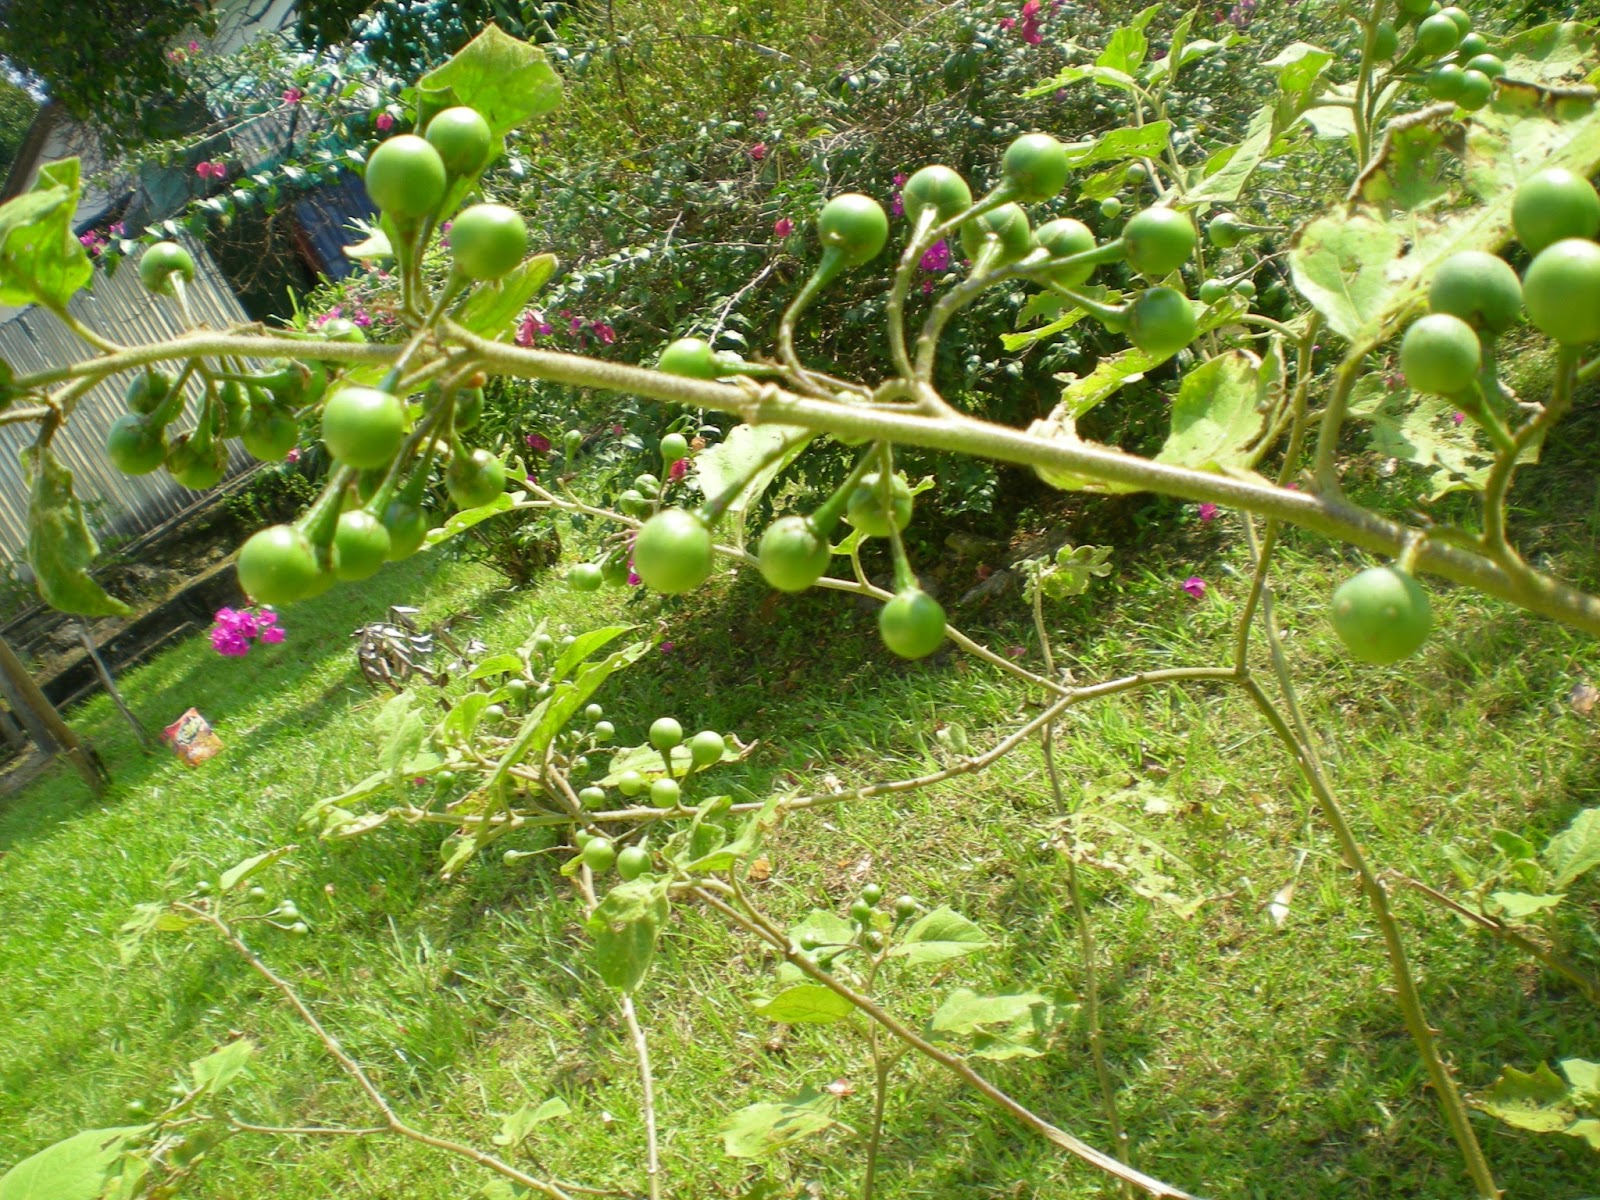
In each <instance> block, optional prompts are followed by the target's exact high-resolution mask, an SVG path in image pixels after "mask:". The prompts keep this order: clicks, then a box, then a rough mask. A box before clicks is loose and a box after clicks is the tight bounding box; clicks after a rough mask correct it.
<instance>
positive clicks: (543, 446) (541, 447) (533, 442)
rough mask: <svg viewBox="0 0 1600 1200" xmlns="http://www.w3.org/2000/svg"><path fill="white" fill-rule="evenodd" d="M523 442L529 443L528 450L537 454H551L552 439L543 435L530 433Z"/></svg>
mask: <svg viewBox="0 0 1600 1200" xmlns="http://www.w3.org/2000/svg"><path fill="white" fill-rule="evenodd" d="M522 440H523V441H525V442H527V443H528V449H529V450H532V451H533V452H534V453H535V454H549V453H550V439H549V438H547V437H545V436H544V434H542V433H530V434H528V435H527V436H526V437H524V438H523V439H522Z"/></svg>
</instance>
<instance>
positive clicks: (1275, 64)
mask: <svg viewBox="0 0 1600 1200" xmlns="http://www.w3.org/2000/svg"><path fill="white" fill-rule="evenodd" d="M1332 62H1333V52H1332V51H1331V50H1324V49H1323V48H1322V47H1321V46H1313V45H1312V44H1311V43H1310V42H1293V43H1291V44H1290V45H1288V46H1285V47H1284V48H1283V49H1282V50H1280V51H1278V53H1277V54H1275V55H1273V56H1272V57H1271V58H1269V59H1267V61H1266V62H1264V63H1262V64H1261V65H1262V66H1264V67H1266V68H1267V70H1269V71H1276V72H1277V74H1278V86H1279V87H1280V88H1282V89H1283V90H1284V91H1285V92H1291V93H1299V92H1309V91H1310V90H1311V89H1312V88H1313V87H1314V86H1316V83H1317V81H1318V80H1319V79H1321V78H1322V73H1323V72H1324V71H1326V70H1327V69H1328V67H1329V65H1330V64H1332Z"/></svg>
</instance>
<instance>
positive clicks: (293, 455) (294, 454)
mask: <svg viewBox="0 0 1600 1200" xmlns="http://www.w3.org/2000/svg"><path fill="white" fill-rule="evenodd" d="M283 461H284V462H286V463H297V462H299V461H300V447H299V446H290V447H289V453H287V454H285V455H284V456H283Z"/></svg>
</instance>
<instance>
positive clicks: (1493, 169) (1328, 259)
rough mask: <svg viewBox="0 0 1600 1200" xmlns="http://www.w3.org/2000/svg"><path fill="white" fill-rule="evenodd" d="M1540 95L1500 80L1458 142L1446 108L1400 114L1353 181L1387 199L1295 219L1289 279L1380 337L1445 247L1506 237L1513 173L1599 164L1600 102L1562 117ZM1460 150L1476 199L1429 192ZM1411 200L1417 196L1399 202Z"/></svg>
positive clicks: (1361, 340) (1351, 333) (1333, 317)
mask: <svg viewBox="0 0 1600 1200" xmlns="http://www.w3.org/2000/svg"><path fill="white" fill-rule="evenodd" d="M1541 100H1542V94H1541V93H1532V94H1531V95H1527V96H1525V95H1522V94H1521V93H1520V92H1519V89H1517V88H1515V87H1513V86H1509V85H1503V86H1502V87H1501V89H1500V94H1499V97H1498V98H1497V99H1496V101H1495V103H1494V104H1493V105H1492V106H1491V107H1490V108H1487V109H1484V110H1482V111H1480V112H1478V113H1475V114H1474V115H1473V119H1472V122H1471V124H1470V125H1469V126H1468V127H1467V141H1466V149H1465V152H1464V154H1462V153H1461V152H1460V151H1459V149H1458V140H1457V138H1456V136H1455V125H1454V122H1453V121H1451V120H1450V119H1448V118H1447V117H1445V116H1442V115H1441V116H1438V117H1435V118H1433V119H1432V120H1431V122H1417V123H1415V124H1413V125H1410V126H1407V127H1406V128H1405V129H1403V130H1402V131H1401V133H1400V135H1399V136H1397V137H1395V138H1392V139H1389V140H1387V141H1386V142H1385V144H1384V149H1383V152H1382V153H1381V154H1380V155H1379V156H1377V157H1376V158H1375V159H1374V161H1373V163H1372V164H1371V166H1370V167H1369V168H1368V170H1367V171H1366V172H1365V173H1364V174H1363V176H1362V177H1361V179H1360V180H1359V181H1358V183H1359V185H1360V188H1361V194H1362V195H1364V196H1366V197H1369V198H1374V199H1375V200H1376V201H1377V202H1379V203H1381V204H1382V205H1383V206H1384V207H1382V208H1380V207H1378V206H1377V204H1374V203H1369V204H1364V205H1351V206H1349V207H1348V208H1347V209H1346V210H1345V211H1343V212H1337V213H1333V214H1330V215H1329V216H1325V217H1323V218H1320V219H1319V220H1316V221H1313V222H1312V223H1311V224H1309V225H1307V226H1306V227H1305V228H1304V229H1302V230H1301V232H1300V233H1299V235H1298V236H1297V237H1296V239H1295V240H1294V242H1293V244H1292V245H1291V247H1290V268H1291V272H1292V274H1293V278H1294V282H1295V286H1296V287H1297V288H1299V289H1300V291H1301V294H1302V295H1304V296H1305V297H1306V298H1307V299H1308V300H1310V301H1311V303H1312V304H1313V305H1314V306H1315V307H1316V308H1317V310H1318V311H1319V312H1321V313H1322V314H1323V315H1324V316H1325V317H1326V318H1327V319H1328V323H1329V325H1330V327H1331V328H1332V329H1333V330H1334V331H1335V332H1337V333H1339V334H1340V335H1341V336H1343V337H1345V338H1347V339H1348V340H1350V341H1351V342H1353V343H1356V344H1358V345H1366V344H1371V343H1373V342H1376V341H1379V340H1381V339H1382V338H1384V337H1386V336H1387V335H1388V333H1389V332H1390V331H1391V329H1392V327H1393V326H1394V325H1395V323H1397V322H1398V321H1399V320H1400V319H1402V318H1403V317H1405V316H1406V315H1407V314H1409V313H1410V312H1411V311H1413V310H1414V309H1415V308H1417V307H1418V306H1420V305H1421V304H1422V303H1423V301H1424V297H1425V294H1426V291H1427V287H1428V284H1429V282H1430V280H1431V278H1432V275H1433V271H1434V269H1435V268H1436V266H1437V265H1438V264H1439V263H1440V262H1442V261H1443V260H1444V259H1445V258H1448V257H1449V256H1450V255H1452V254H1455V253H1457V252H1459V251H1461V250H1489V251H1492V250H1495V249H1498V248H1499V247H1500V246H1502V245H1503V244H1504V243H1505V242H1506V241H1507V240H1508V239H1509V238H1510V236H1511V202H1512V199H1513V197H1514V196H1515V194H1516V190H1517V185H1518V183H1520V182H1521V181H1522V180H1523V179H1526V178H1527V177H1528V176H1529V175H1531V174H1533V173H1534V172H1536V171H1538V170H1541V169H1544V168H1547V167H1565V168H1566V169H1568V170H1570V171H1572V172H1573V173H1574V174H1578V175H1583V176H1586V177H1587V176H1589V175H1592V174H1593V173H1594V171H1595V168H1596V166H1597V165H1600V107H1597V106H1594V105H1590V106H1588V108H1587V111H1584V112H1582V113H1581V114H1579V115H1577V116H1574V117H1572V118H1570V119H1565V120H1562V119H1557V118H1556V117H1555V116H1553V115H1550V114H1549V113H1548V112H1547V111H1546V109H1545V108H1544V107H1542V106H1541V104H1540V101H1541ZM1430 125H1432V126H1434V127H1437V128H1439V129H1441V130H1442V131H1443V136H1435V135H1434V134H1433V133H1432V132H1431V130H1430ZM1463 159H1464V162H1465V171H1466V185H1467V190H1468V191H1469V192H1470V193H1471V194H1472V196H1474V197H1475V198H1476V199H1477V200H1478V203H1476V204H1472V205H1451V206H1448V207H1446V206H1443V205H1440V204H1438V203H1436V202H1435V201H1434V199H1433V197H1434V196H1435V195H1436V189H1437V185H1436V184H1435V183H1433V182H1432V180H1433V179H1434V178H1435V177H1439V176H1448V175H1450V174H1452V173H1454V172H1456V171H1457V170H1459V169H1460V166H1461V163H1462V160H1463ZM1407 202H1412V203H1415V204H1416V207H1415V208H1411V209H1407V208H1405V207H1404V204H1405V203H1407Z"/></svg>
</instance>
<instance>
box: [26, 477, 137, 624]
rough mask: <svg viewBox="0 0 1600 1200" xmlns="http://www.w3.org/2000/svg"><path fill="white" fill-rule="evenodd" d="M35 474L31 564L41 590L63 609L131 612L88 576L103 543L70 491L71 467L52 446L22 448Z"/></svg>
mask: <svg viewBox="0 0 1600 1200" xmlns="http://www.w3.org/2000/svg"><path fill="white" fill-rule="evenodd" d="M22 461H23V464H24V466H25V467H26V468H27V469H28V471H29V472H30V473H31V475H32V479H33V486H32V488H31V490H30V493H29V497H28V565H29V566H30V567H32V568H33V574H34V578H35V579H36V580H37V582H38V587H39V595H41V596H43V597H44V600H45V603H46V604H49V605H50V606H51V607H52V608H58V609H60V610H61V611H62V612H69V613H77V614H78V615H79V616H84V617H125V616H128V615H129V614H130V613H132V611H133V610H132V609H131V608H129V607H128V606H127V605H126V604H124V603H123V602H122V601H120V600H117V599H115V598H114V597H112V596H110V595H108V594H107V593H106V590H105V589H104V588H103V587H101V586H100V585H99V584H98V583H96V582H95V581H94V580H93V579H92V578H90V576H89V564H90V563H92V562H93V561H94V559H95V555H97V554H99V553H100V547H99V545H98V543H96V542H95V540H94V534H92V533H90V532H89V524H88V522H87V521H86V520H85V519H84V513H83V504H82V502H81V501H79V499H78V497H77V496H76V495H75V494H74V493H73V490H72V472H71V471H69V470H67V468H66V467H64V466H62V465H61V462H60V460H59V459H57V458H56V455H55V451H54V450H52V449H51V448H50V447H49V446H41V447H30V448H29V449H26V450H24V451H23V452H22Z"/></svg>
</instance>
